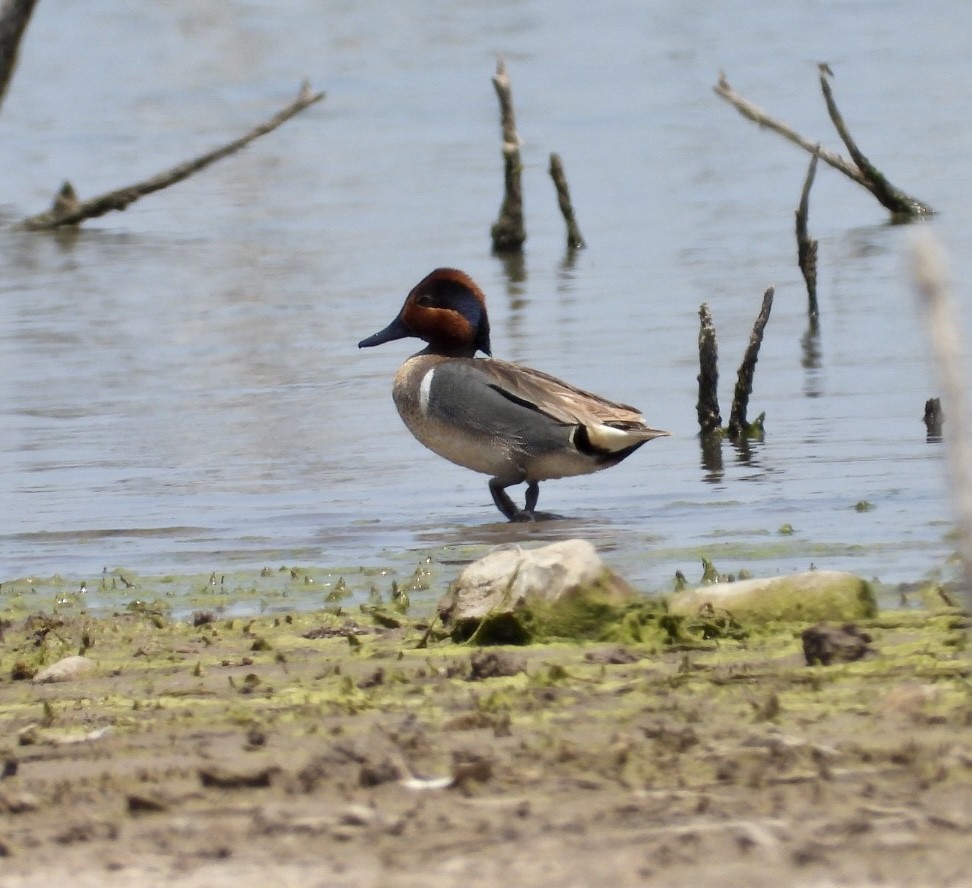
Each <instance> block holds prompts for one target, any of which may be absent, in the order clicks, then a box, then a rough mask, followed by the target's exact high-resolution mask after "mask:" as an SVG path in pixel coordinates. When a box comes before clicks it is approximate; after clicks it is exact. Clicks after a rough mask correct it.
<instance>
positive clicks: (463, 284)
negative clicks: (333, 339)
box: [358, 268, 490, 358]
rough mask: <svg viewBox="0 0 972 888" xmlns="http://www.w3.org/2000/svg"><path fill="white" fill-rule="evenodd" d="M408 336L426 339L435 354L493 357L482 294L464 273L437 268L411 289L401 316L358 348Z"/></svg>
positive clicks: (452, 269) (400, 313)
mask: <svg viewBox="0 0 972 888" xmlns="http://www.w3.org/2000/svg"><path fill="white" fill-rule="evenodd" d="M409 336H414V337H416V338H418V339H423V340H425V341H426V342H427V343H428V344H429V351H430V352H433V353H434V354H442V355H450V356H455V357H470V358H471V357H472V356H473V355H474V354H476V352H477V351H481V352H483V353H484V354H487V355H488V354H490V346H489V316H488V315H487V314H486V297H485V296H484V295H483V291H482V290H480V289H479V287H478V286H476V283H475V281H473V279H472V278H471V277H469V275H468V274H466V273H465V272H462V271H457V270H456V269H454V268H437V269H436V270H435V271H433V272H432V274H430V275H428V276H427V277H425V278H423V279H422V280H421V281H419V282H418V283H417V284H416V285H415V286H414V287H413V288H412V292H411V293H409V294H408V296H407V297H406V299H405V304H404V305H403V306H402V310H401V311H400V312H399V313H398V317H397V318H395V320H394V321H392V322H391V323H390V324H389V325H388V326H387V327H385V329H384V330H382V331H380V332H379V333H375V334H374V335H373V336H369V337H368V338H367V339H362V340H361V342H359V343H358V348H370V347H371V346H373V345H381V344H382V343H384V342H391V341H392V340H394V339H405V338H406V337H409Z"/></svg>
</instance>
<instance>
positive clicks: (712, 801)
mask: <svg viewBox="0 0 972 888" xmlns="http://www.w3.org/2000/svg"><path fill="white" fill-rule="evenodd" d="M125 579H126V580H127V581H128V582H134V580H133V579H132V578H131V577H129V576H127V575H126V577H125ZM237 579H240V578H237ZM250 579H251V581H252V585H253V587H254V588H255V589H257V588H259V581H260V579H261V578H260V577H259V576H254V577H252V578H250ZM264 579H266V578H264ZM317 579H322V577H317ZM115 580H116V585H123V584H121V583H120V582H119V581H118V578H117V577H116V578H115ZM290 580H293V581H294V582H303V581H302V580H300V579H299V575H298V577H292V578H289V580H288V581H290ZM105 582H106V584H107V585H109V586H110V585H111V578H110V577H107V576H106V578H105ZM208 582H209V580H208V578H206V580H205V583H204V588H205V586H206V583H208ZM345 582H346V583H347V582H348V580H345ZM333 583H334V584H335V585H336V584H337V578H335V579H334V581H333ZM89 585H90V583H89ZM139 585H140V586H144V588H142V589H140V590H138V591H139V592H141V593H144V594H143V595H141V596H138V595H135V594H134V592H133V591H132V590H126V591H128V592H131V593H132V599H133V600H137V601H138V602H139V603H137V604H132V603H131V602H129V604H127V605H125V606H122V607H118V608H116V610H115V611H114V612H111V611H110V610H108V611H105V610H100V611H85V610H83V609H82V608H81V607H79V606H78V605H77V603H76V602H65V603H62V604H60V605H56V606H53V607H46V608H37V607H34V605H35V604H36V602H33V601H31V602H27V601H26V599H25V596H28V592H27V591H25V590H21V592H20V593H19V594H18V593H17V592H16V587H9V586H8V584H4V586H3V588H2V592H3V594H4V596H5V597H4V611H3V614H2V617H3V619H2V622H0V626H2V627H3V629H2V632H3V638H2V646H0V736H2V737H3V741H2V746H0V761H2V765H0V884H3V885H4V886H5V888H7V886H32V885H42V884H43V885H49V884H51V883H52V881H53V883H55V884H56V883H58V882H61V881H66V880H67V879H70V880H71V884H74V885H79V886H85V885H108V886H112V885H132V884H139V885H162V884H165V885H172V884H178V885H199V886H202V885H216V886H219V885H231V884H232V885H234V886H241V885H269V884H273V885H291V884H293V885H297V884H300V885H329V886H332V885H337V886H341V885H346V886H356V888H358V886H379V885H388V884H392V883H394V884H396V885H403V886H418V885H422V886H432V888H436V886H452V885H459V884H462V885H482V886H493V885H496V884H498V883H504V882H505V883H508V884H518V885H544V886H546V885H549V886H554V885H556V886H564V885H594V884H605V883H612V884H616V885H620V886H626V885H645V884H658V885H693V886H697V885H703V886H705V885H709V886H716V885H718V886H725V885H729V886H733V885H739V886H744V885H745V886H753V885H756V886H758V885H767V886H769V885H774V886H776V885H784V884H785V885H851V884H893V885H961V884H969V883H970V880H972V700H970V695H969V667H968V660H967V659H966V655H965V651H964V647H963V646H964V641H965V636H966V628H967V626H966V620H965V618H964V617H962V616H961V615H960V614H959V613H958V612H957V611H956V610H955V609H953V608H950V607H949V606H948V605H947V603H946V602H945V600H943V599H942V598H941V596H940V595H938V594H937V593H933V594H930V595H928V596H925V597H924V598H922V597H921V596H917V595H916V596H914V598H915V601H914V605H915V606H914V607H913V608H912V609H911V610H907V611H901V610H884V611H882V612H881V613H879V614H878V615H877V616H876V617H873V618H870V619H864V620H859V621H857V623H856V627H857V631H858V632H859V633H863V634H866V636H867V637H868V638H869V641H868V645H867V651H868V652H867V656H865V657H864V658H863V659H860V660H857V661H855V662H851V663H843V664H838V665H831V666H826V667H824V666H812V667H808V666H807V665H805V659H804V653H803V647H802V640H801V633H802V632H803V630H804V629H805V628H806V626H805V625H804V624H800V623H775V624H770V625H765V624H764V625H758V624H755V623H753V624H747V623H746V622H745V621H743V620H738V621H727V620H724V621H713V620H697V621H693V620H692V619H690V618H679V619H677V620H674V621H673V620H671V619H666V618H665V614H666V611H665V609H664V607H663V606H661V605H658V604H654V605H653V606H652V607H647V606H645V607H644V608H642V609H641V610H638V611H637V612H635V611H633V610H631V609H629V610H628V612H627V614H626V620H627V623H626V625H625V626H623V627H621V629H623V631H621V629H619V627H618V626H617V625H607V626H606V627H605V635H606V636H608V635H609V636H611V637H612V638H614V639H615V640H613V641H603V640H601V641H598V640H591V641H586V642H583V643H568V642H556V641H551V642H548V643H544V644H537V645H531V646H528V647H519V648H513V647H492V648H476V647H471V646H464V645H457V644H455V643H453V642H451V641H449V640H447V639H445V638H444V637H443V635H442V633H441V632H439V631H437V629H436V626H435V625H434V622H433V621H432V620H431V619H423V618H421V617H416V616H414V612H415V611H419V612H421V610H420V609H419V608H416V606H415V605H414V604H413V605H412V606H411V607H405V604H404V602H402V594H403V589H402V586H401V585H398V584H397V581H396V588H397V589H398V593H399V596H398V605H399V606H398V607H397V608H396V607H395V600H393V598H392V597H391V596H390V595H389V594H388V593H389V592H390V589H386V588H384V587H385V586H386V585H389V586H390V584H389V583H387V581H386V580H384V579H382V580H381V581H380V582H378V585H379V586H381V587H382V589H381V590H380V591H381V595H380V596H379V595H378V594H376V595H375V599H376V600H375V601H374V602H371V603H369V602H363V603H353V602H349V601H347V600H345V601H344V602H339V601H330V602H323V603H322V605H321V606H320V607H319V608H317V609H314V610H303V611H301V610H288V609H286V607H285V604H286V600H285V599H283V600H276V599H275V600H274V602H273V603H272V605H268V606H267V607H266V609H265V612H264V613H259V612H258V611H254V612H252V613H250V614H249V615H247V616H244V617H240V616H233V615H232V614H231V613H226V612H222V613H221V612H220V610H219V608H218V606H216V605H218V601H217V602H215V604H214V601H213V600H209V601H206V600H205V599H204V597H203V596H201V597H200V599H199V602H198V603H199V605H200V607H199V608H191V607H186V606H185V604H186V603H185V602H181V600H180V604H179V606H178V608H175V609H173V608H167V607H165V606H163V605H164V603H165V602H166V600H170V601H171V600H172V599H171V597H170V598H169V599H167V597H166V595H165V594H164V591H162V590H164V589H165V588H166V584H156V585H153V584H150V583H147V582H139ZM218 585H219V577H216V578H215V586H216V587H217V588H218ZM189 586H190V587H191V586H192V584H191V583H190V584H189ZM50 591H51V590H50V589H48V590H46V591H45V592H44V593H43V594H45V595H47V594H48V593H49V592H50ZM67 591H68V590H64V592H65V594H66V593H67ZM71 591H72V594H86V593H80V592H79V590H78V589H74V590H71ZM332 591H333V586H332ZM440 591H441V587H440ZM8 595H9V597H7V596H8ZM379 598H380V599H381V600H380V601H379V600H378V599H379ZM28 603H29V604H30V607H24V605H25V604H28ZM362 604H363V606H362ZM173 610H176V611H178V612H179V615H177V616H174V615H173ZM427 611H430V609H427ZM634 630H637V631H634ZM617 639H621V640H620V641H619V640H617ZM66 657H72V658H74V659H73V660H72V661H70V662H72V663H74V664H75V665H77V664H78V663H80V664H82V668H81V669H80V671H79V672H78V673H76V674H75V675H76V677H74V678H71V677H70V675H69V676H68V677H67V680H62V681H45V680H43V679H44V677H45V673H44V672H43V670H44V669H45V668H46V667H48V666H50V665H51V664H53V663H56V662H58V661H61V660H63V659H64V658H66ZM79 658H80V659H79Z"/></svg>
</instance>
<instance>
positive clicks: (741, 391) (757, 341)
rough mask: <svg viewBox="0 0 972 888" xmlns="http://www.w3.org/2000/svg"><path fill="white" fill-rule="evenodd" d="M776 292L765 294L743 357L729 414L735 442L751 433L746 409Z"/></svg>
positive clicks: (732, 437)
mask: <svg viewBox="0 0 972 888" xmlns="http://www.w3.org/2000/svg"><path fill="white" fill-rule="evenodd" d="M773 293H774V290H773V288H772V287H770V288H769V289H768V290H767V291H766V292H765V293H764V294H763V304H762V306H761V308H760V310H759V315H757V317H756V323H755V324H753V332H752V333H751V334H750V336H749V345H748V346H747V347H746V354H745V355H743V360H742V364H740V365H739V373H738V376H737V379H736V390H735V392H734V394H733V398H732V411H731V412H730V414H729V437H730V438H731V439H733V440H737V439H739V438H744V437H745V436H746V434H747V433H748V432H749V430H750V429H749V423H747V422H746V409H747V407H748V406H749V396H750V395H751V394H752V393H753V374H754V373H755V372H756V361H757V359H758V358H759V347H760V345H761V344H762V342H763V330H764V329H765V327H766V322H767V321H768V320H769V316H770V311H771V310H772V308H773Z"/></svg>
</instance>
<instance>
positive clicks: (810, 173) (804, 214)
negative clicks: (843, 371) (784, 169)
mask: <svg viewBox="0 0 972 888" xmlns="http://www.w3.org/2000/svg"><path fill="white" fill-rule="evenodd" d="M819 156H820V153H819V146H818V150H817V151H814V152H813V157H812V158H810V168H809V169H808V170H807V178H806V180H805V181H804V183H803V192H802V194H801V195H800V206H799V207H798V208H797V211H796V239H797V262H798V263H799V265H800V271H802V272H803V279H804V280H805V281H806V282H807V312H808V314H809V315H810V317H811V319H813V318H816V317H818V316H819V314H820V312H819V309H818V306H817V241H816V240H815V239H814V238H812V237H810V235H809V234H808V233H807V218H808V217H809V215H810V188H811V186H812V185H813V179H814V175H815V174H816V172H817V158H818V157H819Z"/></svg>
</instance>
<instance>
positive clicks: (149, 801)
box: [128, 793, 169, 815]
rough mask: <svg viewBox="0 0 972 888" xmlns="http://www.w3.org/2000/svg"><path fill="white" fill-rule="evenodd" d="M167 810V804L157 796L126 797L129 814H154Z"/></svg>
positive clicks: (136, 795) (133, 795) (140, 794)
mask: <svg viewBox="0 0 972 888" xmlns="http://www.w3.org/2000/svg"><path fill="white" fill-rule="evenodd" d="M168 808H169V803H168V802H167V801H165V800H164V799H161V798H159V797H158V796H154V795H147V794H145V793H132V794H131V795H129V796H128V813H129V814H133V815H134V814H155V813H158V812H160V811H166V810H168Z"/></svg>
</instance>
